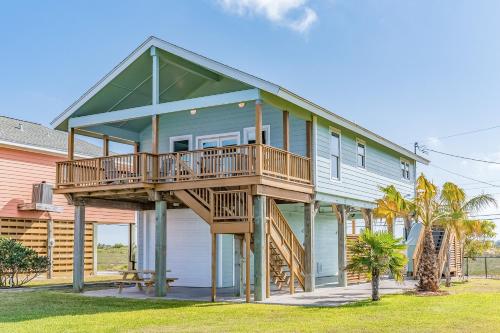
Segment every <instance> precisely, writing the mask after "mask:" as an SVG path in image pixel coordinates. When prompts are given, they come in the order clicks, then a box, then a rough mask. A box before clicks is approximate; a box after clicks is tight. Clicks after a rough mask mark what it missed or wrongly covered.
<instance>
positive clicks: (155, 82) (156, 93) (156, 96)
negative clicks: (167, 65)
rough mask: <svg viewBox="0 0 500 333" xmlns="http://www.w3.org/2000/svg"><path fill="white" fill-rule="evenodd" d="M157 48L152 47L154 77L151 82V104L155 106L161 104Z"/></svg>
mask: <svg viewBox="0 0 500 333" xmlns="http://www.w3.org/2000/svg"><path fill="white" fill-rule="evenodd" d="M157 52H158V51H157V50H156V47H154V46H152V47H151V57H152V60H153V61H152V63H153V68H152V75H151V81H152V87H151V88H152V90H153V91H152V94H151V96H152V101H151V104H153V105H155V104H158V103H160V59H159V57H158V54H157Z"/></svg>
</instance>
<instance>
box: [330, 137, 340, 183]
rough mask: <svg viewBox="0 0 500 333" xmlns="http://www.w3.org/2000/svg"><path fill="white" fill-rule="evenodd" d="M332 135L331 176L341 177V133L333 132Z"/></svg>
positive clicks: (333, 177)
mask: <svg viewBox="0 0 500 333" xmlns="http://www.w3.org/2000/svg"><path fill="white" fill-rule="evenodd" d="M331 134H332V135H331V137H330V164H331V171H330V176H331V178H332V179H340V134H339V133H337V132H332V133H331Z"/></svg>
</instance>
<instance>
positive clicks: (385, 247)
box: [346, 230, 408, 301]
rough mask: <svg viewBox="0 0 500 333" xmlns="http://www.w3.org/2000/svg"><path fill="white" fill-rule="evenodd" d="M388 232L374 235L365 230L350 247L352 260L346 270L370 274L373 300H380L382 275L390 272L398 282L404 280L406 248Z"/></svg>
mask: <svg viewBox="0 0 500 333" xmlns="http://www.w3.org/2000/svg"><path fill="white" fill-rule="evenodd" d="M401 241H402V239H396V238H394V237H393V235H392V234H390V233H388V232H380V233H374V232H372V231H370V230H365V231H364V232H363V233H362V234H361V235H360V236H359V238H358V240H357V241H355V242H354V243H353V244H352V245H351V246H350V247H349V250H350V251H351V260H350V262H349V264H348V265H347V267H346V269H348V270H352V271H354V272H359V273H366V272H368V273H369V276H370V277H371V282H372V300H373V301H378V300H380V295H379V284H380V275H382V274H384V273H386V272H387V271H389V272H390V273H391V274H392V275H393V276H394V279H395V280H396V281H402V280H403V273H404V268H405V265H406V262H407V261H408V260H407V258H406V256H405V255H404V253H403V252H404V250H405V249H406V246H405V245H404V244H402V243H401Z"/></svg>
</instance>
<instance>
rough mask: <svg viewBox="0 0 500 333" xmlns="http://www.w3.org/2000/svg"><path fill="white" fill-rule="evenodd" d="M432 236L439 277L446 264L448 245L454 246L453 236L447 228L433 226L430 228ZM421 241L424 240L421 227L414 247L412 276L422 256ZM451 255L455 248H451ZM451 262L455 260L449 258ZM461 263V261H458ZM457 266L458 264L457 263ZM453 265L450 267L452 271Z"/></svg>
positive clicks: (416, 270) (415, 273) (415, 274)
mask: <svg viewBox="0 0 500 333" xmlns="http://www.w3.org/2000/svg"><path fill="white" fill-rule="evenodd" d="M432 238H433V240H434V246H435V252H436V259H437V266H438V276H439V277H441V276H442V275H443V272H444V268H445V265H446V261H447V259H448V248H449V247H450V246H455V242H454V238H455V236H454V235H453V233H451V232H450V231H449V230H448V229H443V228H433V229H432ZM423 241H424V228H422V229H421V232H420V236H419V239H418V244H417V246H416V248H415V252H414V255H413V276H417V272H418V266H419V264H420V259H421V257H422V249H423ZM451 250H452V251H450V252H451V254H452V256H453V255H454V253H455V249H451ZM451 260H452V261H453V262H456V260H455V259H454V258H451ZM460 265H461V263H460ZM457 266H458V265H457ZM453 270H454V267H452V271H453Z"/></svg>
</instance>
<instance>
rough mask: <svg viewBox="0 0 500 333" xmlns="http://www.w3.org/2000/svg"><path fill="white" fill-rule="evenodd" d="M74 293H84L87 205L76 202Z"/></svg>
mask: <svg viewBox="0 0 500 333" xmlns="http://www.w3.org/2000/svg"><path fill="white" fill-rule="evenodd" d="M73 236H74V237H73V291H74V292H77V293H80V292H82V291H83V282H84V281H83V279H84V278H83V276H84V253H85V205H84V203H83V202H81V201H78V202H75V225H74V230H73Z"/></svg>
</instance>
